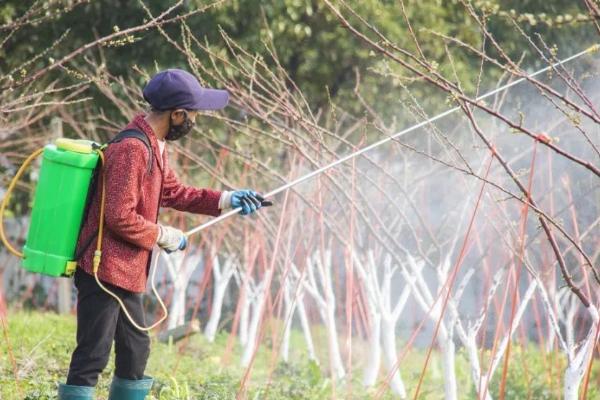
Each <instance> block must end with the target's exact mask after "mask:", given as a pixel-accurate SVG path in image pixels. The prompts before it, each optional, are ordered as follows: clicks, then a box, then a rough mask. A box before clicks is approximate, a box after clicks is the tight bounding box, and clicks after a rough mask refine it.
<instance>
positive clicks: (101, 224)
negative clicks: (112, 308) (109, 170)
mask: <svg viewBox="0 0 600 400" xmlns="http://www.w3.org/2000/svg"><path fill="white" fill-rule="evenodd" d="M96 152H97V153H98V155H99V156H100V160H101V162H102V166H104V154H103V153H102V151H101V150H96ZM101 171H102V172H101V174H100V179H101V180H102V191H101V194H100V222H99V224H98V240H97V242H96V251H95V252H94V261H93V271H94V278H96V282H97V283H98V286H100V289H102V290H104V291H105V292H106V293H108V294H109V295H110V296H112V297H114V298H115V300H117V302H118V303H119V305H120V306H121V309H122V310H123V312H124V313H125V316H126V317H127V319H128V320H129V322H131V324H132V325H133V326H135V327H136V328H137V329H139V330H140V331H149V330H151V329H154V328H155V327H157V326H158V325H159V324H160V323H161V322H163V321H164V320H165V319H166V318H167V316H168V315H169V312H168V311H167V307H166V306H165V303H163V301H162V299H161V298H160V295H159V294H158V291H157V290H156V286H155V284H154V282H155V279H154V277H155V274H156V267H157V265H156V263H157V261H158V255H159V253H156V257H155V261H154V263H153V264H154V265H153V269H152V291H153V292H154V295H155V296H156V298H157V299H158V303H159V304H160V306H161V308H162V310H163V316H162V317H160V318H159V320H158V321H156V322H155V323H154V324H152V325H150V326H148V327H143V326H140V325H138V324H137V323H136V322H135V321H134V320H133V318H132V317H131V315H130V314H129V311H127V307H125V304H123V301H122V300H121V299H120V298H119V296H117V295H116V294H114V293H113V292H111V291H110V290H109V289H108V288H107V287H106V286H104V285H103V284H102V282H100V279H99V278H98V268H99V267H100V259H101V257H102V232H103V229H104V205H105V200H106V187H105V185H104V168H102V169H101Z"/></svg>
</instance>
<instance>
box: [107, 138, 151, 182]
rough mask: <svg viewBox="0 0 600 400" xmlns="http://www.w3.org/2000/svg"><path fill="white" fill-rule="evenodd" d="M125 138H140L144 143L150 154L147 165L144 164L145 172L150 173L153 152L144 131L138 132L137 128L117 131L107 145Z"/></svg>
mask: <svg viewBox="0 0 600 400" xmlns="http://www.w3.org/2000/svg"><path fill="white" fill-rule="evenodd" d="M127 138H135V139H138V140H141V141H142V142H143V143H144V144H145V145H146V148H147V149H148V153H149V156H150V157H148V165H147V166H146V172H147V173H151V172H152V158H153V157H154V152H153V151H152V145H150V140H148V136H146V134H145V133H144V132H140V131H138V130H137V129H126V130H124V131H121V132H119V133H118V134H117V136H115V137H114V138H112V139H111V140H109V141H108V143H107V145H109V144H111V143H118V142H120V141H122V140H123V139H127Z"/></svg>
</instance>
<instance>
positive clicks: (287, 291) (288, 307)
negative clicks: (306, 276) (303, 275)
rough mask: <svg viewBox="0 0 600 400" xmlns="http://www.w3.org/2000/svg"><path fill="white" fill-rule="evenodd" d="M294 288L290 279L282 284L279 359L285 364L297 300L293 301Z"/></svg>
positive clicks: (288, 353) (287, 357) (288, 355)
mask: <svg viewBox="0 0 600 400" xmlns="http://www.w3.org/2000/svg"><path fill="white" fill-rule="evenodd" d="M295 289H296V287H294V286H293V285H292V284H291V283H290V277H288V279H287V280H286V282H283V307H284V311H283V324H284V327H283V337H282V339H281V340H282V342H281V359H282V360H283V361H285V362H288V361H289V358H290V335H291V333H292V321H293V318H294V312H295V310H296V302H297V301H298V299H297V298H295V299H293V298H292V295H293V294H296V293H295Z"/></svg>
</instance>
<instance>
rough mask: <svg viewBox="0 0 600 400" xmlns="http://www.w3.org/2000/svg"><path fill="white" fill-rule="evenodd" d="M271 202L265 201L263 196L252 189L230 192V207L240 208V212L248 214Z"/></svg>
mask: <svg viewBox="0 0 600 400" xmlns="http://www.w3.org/2000/svg"><path fill="white" fill-rule="evenodd" d="M271 204H272V203H271V202H267V201H265V198H264V197H262V196H261V195H260V194H258V193H256V192H255V191H254V190H249V189H244V190H236V191H235V192H233V193H232V194H231V208H239V207H241V208H242V211H240V214H242V215H248V214H251V213H253V212H255V211H256V210H258V209H259V208H261V207H263V206H268V205H271Z"/></svg>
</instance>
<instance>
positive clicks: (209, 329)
mask: <svg viewBox="0 0 600 400" xmlns="http://www.w3.org/2000/svg"><path fill="white" fill-rule="evenodd" d="M234 271H235V265H234V260H233V258H232V257H229V258H227V260H226V261H225V265H224V266H223V269H222V270H221V263H220V261H219V258H218V257H217V256H216V255H214V256H213V281H214V283H213V286H214V290H213V302H212V308H211V312H210V317H209V319H208V323H207V324H206V328H205V329H204V336H205V337H206V338H207V339H208V341H209V342H211V343H212V342H213V341H214V340H215V336H216V334H217V329H218V327H219V321H220V320H221V312H222V309H223V298H224V297H225V292H226V290H227V286H228V285H229V281H230V280H231V277H232V276H233V273H234Z"/></svg>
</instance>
